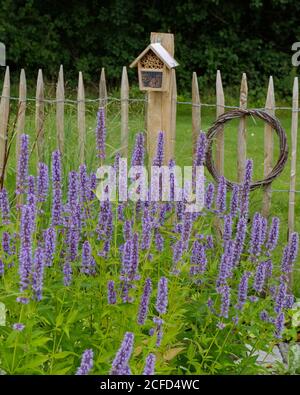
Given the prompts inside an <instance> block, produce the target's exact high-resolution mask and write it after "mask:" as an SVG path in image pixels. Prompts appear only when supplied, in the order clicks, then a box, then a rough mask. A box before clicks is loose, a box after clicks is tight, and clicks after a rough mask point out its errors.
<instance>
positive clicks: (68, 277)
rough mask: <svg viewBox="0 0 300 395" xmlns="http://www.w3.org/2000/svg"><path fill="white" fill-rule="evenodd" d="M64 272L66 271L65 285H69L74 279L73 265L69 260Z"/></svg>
mask: <svg viewBox="0 0 300 395" xmlns="http://www.w3.org/2000/svg"><path fill="white" fill-rule="evenodd" d="M63 273H64V285H65V286H66V287H68V286H69V285H71V281H72V266H71V264H70V262H69V261H67V262H66V263H65V264H64V267H63Z"/></svg>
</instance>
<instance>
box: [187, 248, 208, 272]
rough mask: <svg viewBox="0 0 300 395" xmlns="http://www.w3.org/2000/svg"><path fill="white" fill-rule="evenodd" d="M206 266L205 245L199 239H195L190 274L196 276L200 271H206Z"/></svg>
mask: <svg viewBox="0 0 300 395" xmlns="http://www.w3.org/2000/svg"><path fill="white" fill-rule="evenodd" d="M206 266H207V258H206V254H205V246H204V245H203V244H201V243H200V242H199V241H198V240H195V241H194V243H193V248H192V256H191V269H190V274H191V275H192V276H194V275H196V274H199V273H204V272H205V270H206Z"/></svg>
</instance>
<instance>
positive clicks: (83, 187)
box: [79, 164, 89, 204]
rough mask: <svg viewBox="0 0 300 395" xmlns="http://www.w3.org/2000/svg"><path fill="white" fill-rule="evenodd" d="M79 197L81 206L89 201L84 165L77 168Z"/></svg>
mask: <svg viewBox="0 0 300 395" xmlns="http://www.w3.org/2000/svg"><path fill="white" fill-rule="evenodd" d="M79 195H80V202H81V204H84V203H86V202H87V201H88V200H89V199H88V198H89V177H88V174H87V171H86V165H84V164H83V165H80V166H79Z"/></svg>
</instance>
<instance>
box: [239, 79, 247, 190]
mask: <svg viewBox="0 0 300 395" xmlns="http://www.w3.org/2000/svg"><path fill="white" fill-rule="evenodd" d="M247 96H248V85H247V76H246V73H243V76H242V82H241V90H240V108H242V109H246V108H247ZM237 141H238V147H237V171H238V174H237V176H238V182H239V183H242V182H243V179H244V174H245V164H246V159H247V136H246V117H243V118H241V119H240V124H239V130H238V139H237Z"/></svg>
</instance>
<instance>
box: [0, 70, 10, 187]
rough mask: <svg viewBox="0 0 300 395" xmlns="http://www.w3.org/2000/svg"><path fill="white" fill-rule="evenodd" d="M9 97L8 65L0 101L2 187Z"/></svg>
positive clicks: (0, 169)
mask: <svg viewBox="0 0 300 395" xmlns="http://www.w3.org/2000/svg"><path fill="white" fill-rule="evenodd" d="M9 97H10V74H9V67H8V66H7V67H6V70H5V76H4V83H3V88H2V97H1V101H0V182H1V185H0V189H1V188H2V186H3V181H4V177H5V160H6V148H7V130H8V119H9Z"/></svg>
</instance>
